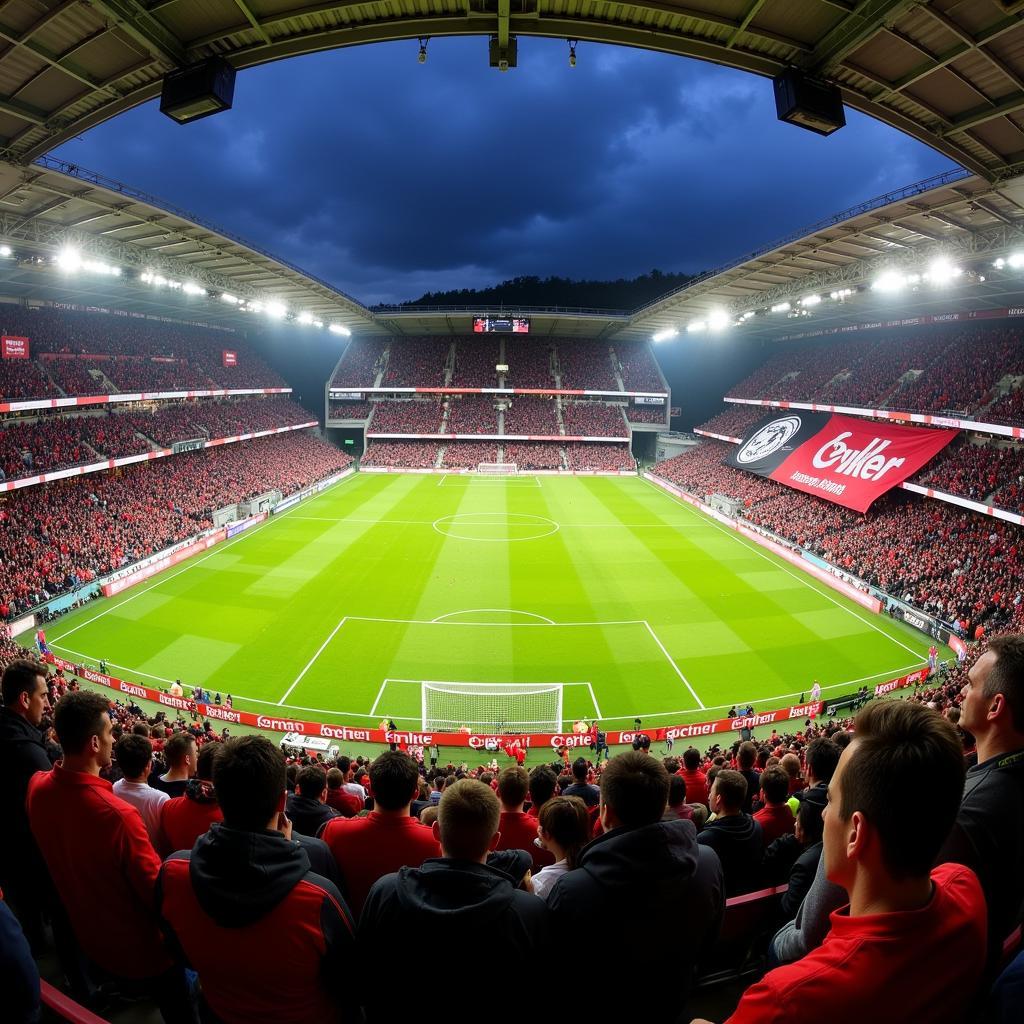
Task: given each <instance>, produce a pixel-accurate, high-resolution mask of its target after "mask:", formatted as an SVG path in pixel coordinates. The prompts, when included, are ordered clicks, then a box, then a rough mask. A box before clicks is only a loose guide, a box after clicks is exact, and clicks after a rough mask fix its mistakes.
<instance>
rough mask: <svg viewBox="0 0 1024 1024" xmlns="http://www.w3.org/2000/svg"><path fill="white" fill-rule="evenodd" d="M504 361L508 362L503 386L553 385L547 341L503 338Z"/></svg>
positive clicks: (537, 386) (532, 386) (540, 386)
mask: <svg viewBox="0 0 1024 1024" xmlns="http://www.w3.org/2000/svg"><path fill="white" fill-rule="evenodd" d="M505 361H506V362H507V363H508V373H506V374H505V387H507V388H552V387H554V386H555V378H554V377H553V376H552V373H551V345H550V344H549V343H548V342H546V341H533V340H531V339H527V338H522V337H519V338H517V337H508V338H506V339H505ZM564 386H565V385H564V384H563V387H564Z"/></svg>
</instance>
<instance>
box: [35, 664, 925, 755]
mask: <svg viewBox="0 0 1024 1024" xmlns="http://www.w3.org/2000/svg"><path fill="white" fill-rule="evenodd" d="M45 660H46V661H48V662H50V663H51V664H53V665H56V666H58V667H59V668H62V669H64V670H65V671H66V672H72V673H74V674H75V675H77V676H80V677H81V678H82V679H87V680H88V681H89V682H91V683H98V684H99V685H101V686H107V687H109V688H110V689H113V690H117V691H118V692H119V693H123V694H125V695H126V696H128V697H137V698H139V699H140V700H150V701H154V702H155V703H157V704H162V705H163V706H164V707H167V708H171V709H172V710H174V711H180V712H182V713H183V714H190V713H192V712H195V713H196V714H197V715H200V716H201V717H203V718H211V719H214V720H216V721H218V722H224V723H226V724H228V725H231V724H235V725H249V726H253V727H255V728H257V729H267V730H270V731H272V732H297V733H299V734H300V735H302V736H322V737H324V738H325V739H332V740H340V741H342V742H347V743H396V744H405V745H407V746H416V747H428V746H431V745H434V744H436V745H437V746H439V747H469V748H470V749H472V750H481V751H484V752H486V753H494V754H497V753H499V752H500V750H501V748H502V745H503V744H506V743H508V742H509V741H511V740H519V742H520V743H521V744H522V745H523V746H525V747H535V748H539V749H542V750H544V749H550V750H557V749H559V748H560V747H567V748H568V749H570V750H574V749H575V750H580V749H585V748H589V747H590V746H591V745H592V744H593V742H594V734H593V732H589V733H528V734H525V735H519V736H510V735H506V734H498V733H474V732H469V733H466V732H459V733H447V732H446V733H438V732H416V731H406V730H404V729H398V730H396V731H394V732H392V731H391V730H389V729H388V730H386V729H374V728H364V727H361V726H351V725H328V724H327V723H325V722H305V721H302V720H300V719H296V718H287V717H281V718H276V717H274V716H273V715H262V714H254V713H253V712H251V711H238V710H236V709H235V708H226V707H224V706H223V705H221V704H207V703H203V702H198V703H197V702H196V701H194V700H189V699H188V698H187V697H173V696H171V695H170V694H168V693H164V692H163V691H162V690H154V689H152V688H150V687H148V686H142V685H141V684H140V683H131V682H127V681H126V680H124V679H118V678H116V677H115V676H108V675H105V674H103V673H102V672H96V671H94V670H93V669H91V668H85V667H84V666H82V665H76V664H75V663H74V662H72V661H66V660H65V659H64V658H58V657H55V656H54V655H52V654H48V655H46V656H45ZM927 676H928V667H927V666H923V667H922V668H920V669H918V670H917V671H916V672H911V673H910V674H909V675H905V676H900V677H899V678H898V679H891V680H889V681H888V682H886V683H879V684H878V685H877V686H876V687H875V696H882V695H883V694H886V693H891V692H893V691H894V690H899V689H902V688H903V687H905V686H912V685H913V684H915V683H919V682H923V681H924V680H925V679H926V678H927ZM822 706H823V705H822V702H821V701H812V702H811V703H808V704H797V705H794V706H793V707H788V708H777V709H776V710H774V711H762V712H758V713H756V714H753V715H743V716H742V717H739V718H720V719H718V720H717V721H713V722H692V723H688V724H685V725H671V726H662V727H660V728H657V729H642V730H640V732H635V731H634V732H608V734H607V741H608V743H609V745H611V746H617V745H620V744H627V745H628V744H631V743H632V742H633V739H634V737H636V736H638V735H645V736H649V737H650V738H651V739H652V740H654V741H655V742H658V741H662V740H666V739H672V740H677V739H700V738H702V737H706V736H718V735H728V734H729V733H736V732H739V731H740V730H742V729H756V728H758V727H760V726H765V725H778V724H780V723H785V722H795V723H797V725H798V727H801V726H802V725H803V723H804V721H805V720H806V719H808V718H814V717H815V716H816V715H818V714H820V713H821V709H822Z"/></svg>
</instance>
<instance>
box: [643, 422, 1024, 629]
mask: <svg viewBox="0 0 1024 1024" xmlns="http://www.w3.org/2000/svg"><path fill="white" fill-rule="evenodd" d="M730 450H731V445H729V444H726V443H724V442H702V443H701V444H700V445H698V446H697V447H696V448H695V449H694V450H692V451H689V452H685V453H683V454H682V455H677V456H675V457H674V458H672V459H669V460H667V461H665V462H661V463H658V464H657V465H656V466H655V468H654V471H655V473H657V474H658V475H659V476H662V477H664V478H665V479H667V480H670V481H672V482H673V483H676V484H678V485H679V486H680V487H683V488H685V489H686V490H689V491H690V492H691V493H693V494H696V495H698V496H699V497H701V498H704V497H706V496H707V495H708V494H712V493H721V494H726V495H729V496H730V497H734V498H737V499H738V500H740V501H741V502H742V503H743V506H744V511H743V514H744V516H745V517H746V518H747V519H748V520H749V521H750V522H752V523H754V524H755V525H757V526H761V527H764V528H765V529H768V530H771V531H772V532H773V533H776V534H778V535H779V536H781V537H784V538H786V539H787V540H789V541H791V542H793V543H795V544H797V545H799V546H800V547H802V548H804V549H806V550H807V551H810V552H812V553H813V554H815V555H818V556H819V557H821V558H824V559H826V560H827V561H829V562H831V563H832V564H833V565H836V566H838V567H839V568H841V569H843V570H846V571H848V572H850V573H851V574H853V575H854V576H857V577H859V578H860V579H862V580H865V581H866V582H867V583H869V584H871V585H872V586H875V587H878V588H879V589H880V590H884V591H886V592H887V593H889V594H892V595H893V596H895V597H898V598H901V599H903V600H905V601H906V602H907V603H909V604H912V605H914V606H915V607H917V608H920V609H922V610H923V611H926V612H928V613H930V614H933V615H935V616H937V617H938V618H941V619H943V620H944V621H946V622H949V623H955V624H956V625H957V627H958V631H959V632H961V633H962V634H963V635H966V636H973V635H974V634H975V633H976V632H977V631H978V629H979V627H980V629H981V630H982V631H991V630H994V629H1002V628H1006V627H1008V626H1010V625H1011V624H1017V625H1024V587H1022V584H1021V580H1022V579H1024V533H1022V530H1021V527H1019V526H1017V525H1016V524H1014V523H1008V522H1004V521H1002V520H997V519H993V518H991V517H989V516H985V515H982V514H980V513H974V512H969V511H967V510H966V509H962V508H958V507H957V506H954V505H951V504H948V503H947V502H942V501H935V500H931V499H926V498H921V497H919V496H917V495H914V494H909V493H907V492H905V491H895V492H890V493H889V494H887V495H885V496H884V497H883V498H881V499H879V500H878V501H876V502H875V503H874V505H873V506H872V508H871V509H870V510H869V511H868V512H867V513H866V514H864V515H861V514H860V513H858V512H853V511H851V510H850V509H847V508H844V507H842V506H841V505H836V504H834V503H832V502H826V501H822V500H821V499H819V498H815V497H813V496H811V495H807V494H803V493H802V492H799V491H794V490H793V489H791V488H788V487H785V486H783V485H782V484H778V483H776V482H775V481H773V480H768V479H764V478H762V477H758V476H754V475H753V474H750V473H744V472H741V471H738V470H734V469H731V468H730V467H728V466H725V465H722V459H723V458H724V457H725V456H726V455H727V454H728V453H729V451H730Z"/></svg>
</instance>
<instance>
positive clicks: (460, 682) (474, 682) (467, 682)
mask: <svg viewBox="0 0 1024 1024" xmlns="http://www.w3.org/2000/svg"><path fill="white" fill-rule="evenodd" d="M384 682H385V683H408V684H410V685H415V686H422V685H423V683H441V684H443V685H449V686H512V687H518V686H590V683H588V682H586V681H584V682H563V681H562V680H561V679H558V680H555V681H554V682H552V681H550V680H545V679H540V680H537V679H531V680H530V682H528V683H527V682H521V683H507V682H506V683H500V682H499V683H496V682H495V681H494V680H493V679H490V680H487V679H402V678H400V677H398V676H388V678H387V679H385V680H384Z"/></svg>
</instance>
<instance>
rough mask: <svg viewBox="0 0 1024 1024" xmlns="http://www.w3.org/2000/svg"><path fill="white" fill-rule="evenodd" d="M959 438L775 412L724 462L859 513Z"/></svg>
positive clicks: (937, 432) (795, 412)
mask: <svg viewBox="0 0 1024 1024" xmlns="http://www.w3.org/2000/svg"><path fill="white" fill-rule="evenodd" d="M958 433H959V431H956V430H931V429H926V428H924V427H903V426H898V425H896V424H893V423H889V422H882V423H876V422H875V421H874V420H864V419H857V418H856V417H853V416H839V415H836V414H834V413H828V412H804V411H803V410H801V409H792V410H779V412H778V413H776V414H775V415H774V416H770V417H768V418H767V419H763V420H761V421H760V422H759V423H757V424H755V425H754V426H753V427H751V428H750V430H748V431H747V433H746V436H745V437H744V438H743V440H742V442H741V443H740V444H739V445H737V447H736V450H735V451H734V452H733V453H732V454H731V455H730V456H729V457H728V458H727V459H726V460H725V463H726V465H728V466H732V467H733V468H734V469H745V470H747V472H749V473H756V474H757V475H758V476H766V477H768V478H769V479H771V480H777V481H778V482H779V483H780V484H785V485H786V486H787V487H793V488H795V489H796V490H798V491H804V492H806V493H807V494H816V495H817V496H818V497H819V498H825V499H827V500H828V501H834V502H835V503H836V504H837V505H845V506H846V507H847V508H852V509H854V510H855V511H857V512H866V511H867V510H868V508H869V506H870V505H871V503H872V502H873V501H874V500H875V499H876V498H880V497H881V496H882V495H883V494H885V492H886V491H888V490H891V489H892V488H893V487H896V486H897V485H898V484H901V483H903V481H904V480H906V479H907V478H908V477H911V476H913V475H914V474H915V473H916V472H917V471H918V470H919V469H920V468H921V467H922V466H924V465H925V464H927V463H928V462H929V460H931V459H932V458H934V456H936V455H937V454H938V453H939V452H940V451H942V449H943V448H945V447H946V445H947V444H949V442H950V441H952V440H953V438H954V437H956V435H957V434H958Z"/></svg>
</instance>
